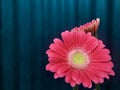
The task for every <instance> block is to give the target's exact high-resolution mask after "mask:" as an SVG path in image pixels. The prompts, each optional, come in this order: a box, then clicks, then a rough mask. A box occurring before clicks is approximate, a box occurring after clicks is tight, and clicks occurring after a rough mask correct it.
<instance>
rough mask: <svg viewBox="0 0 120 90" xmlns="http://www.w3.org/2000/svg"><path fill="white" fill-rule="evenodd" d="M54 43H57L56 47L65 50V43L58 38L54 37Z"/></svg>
mask: <svg viewBox="0 0 120 90" xmlns="http://www.w3.org/2000/svg"><path fill="white" fill-rule="evenodd" d="M54 43H55V44H56V45H57V47H58V48H60V49H61V50H63V51H64V52H67V50H66V47H65V44H64V43H63V42H62V41H61V40H60V39H58V38H55V39H54Z"/></svg>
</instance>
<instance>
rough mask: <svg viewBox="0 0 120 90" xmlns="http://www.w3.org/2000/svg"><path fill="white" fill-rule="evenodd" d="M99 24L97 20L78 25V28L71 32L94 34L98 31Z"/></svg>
mask: <svg viewBox="0 0 120 90" xmlns="http://www.w3.org/2000/svg"><path fill="white" fill-rule="evenodd" d="M99 24H100V19H99V18H97V19H96V20H92V21H91V22H88V23H86V24H84V25H80V27H75V28H73V29H72V31H85V32H91V33H94V32H96V30H97V29H98V27H99Z"/></svg>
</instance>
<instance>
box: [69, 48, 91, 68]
mask: <svg viewBox="0 0 120 90" xmlns="http://www.w3.org/2000/svg"><path fill="white" fill-rule="evenodd" d="M68 59H69V64H70V65H71V66H72V67H73V68H78V69H84V68H85V67H87V66H88V64H89V63H90V60H89V57H88V55H87V54H86V53H85V52H83V51H81V50H73V51H71V52H70V53H69V55H68Z"/></svg>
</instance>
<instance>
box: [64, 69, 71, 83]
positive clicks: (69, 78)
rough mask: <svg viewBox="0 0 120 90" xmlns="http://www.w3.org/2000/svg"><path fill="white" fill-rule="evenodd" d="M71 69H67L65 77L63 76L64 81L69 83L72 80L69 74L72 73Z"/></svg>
mask: <svg viewBox="0 0 120 90" xmlns="http://www.w3.org/2000/svg"><path fill="white" fill-rule="evenodd" d="M72 71H73V70H72V69H69V71H68V72H67V73H66V77H65V82H66V83H70V82H71V81H73V80H72V77H71V74H72Z"/></svg>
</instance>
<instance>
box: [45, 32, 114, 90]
mask: <svg viewBox="0 0 120 90" xmlns="http://www.w3.org/2000/svg"><path fill="white" fill-rule="evenodd" d="M61 35H62V39H63V40H60V39H58V38H55V39H54V43H52V44H51V45H50V46H49V49H48V50H47V52H46V54H47V55H48V57H49V58H48V60H49V63H48V64H47V65H46V70H49V71H51V72H54V78H59V77H60V78H61V77H65V81H66V82H67V83H70V85H71V86H72V87H74V86H75V85H80V84H82V85H83V86H84V87H87V88H91V87H92V82H94V83H95V84H98V83H103V82H104V78H107V79H109V75H112V76H113V75H114V71H113V70H112V68H113V63H112V62H111V56H110V55H109V53H110V51H109V50H108V49H106V48H105V45H104V44H103V42H102V41H101V40H98V39H97V38H95V37H94V36H92V35H91V33H85V32H70V31H65V32H62V33H61Z"/></svg>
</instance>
